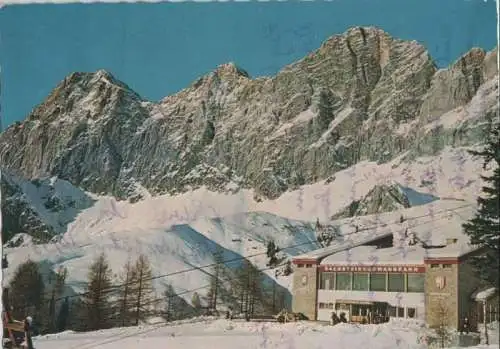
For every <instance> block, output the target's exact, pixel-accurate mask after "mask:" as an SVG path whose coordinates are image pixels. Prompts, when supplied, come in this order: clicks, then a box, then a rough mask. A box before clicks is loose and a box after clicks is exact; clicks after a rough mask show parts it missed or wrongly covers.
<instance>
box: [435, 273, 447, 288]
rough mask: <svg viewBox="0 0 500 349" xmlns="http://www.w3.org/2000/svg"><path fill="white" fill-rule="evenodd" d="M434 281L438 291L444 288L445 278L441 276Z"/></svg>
mask: <svg viewBox="0 0 500 349" xmlns="http://www.w3.org/2000/svg"><path fill="white" fill-rule="evenodd" d="M434 281H435V282H436V287H437V288H438V289H440V290H442V289H443V288H444V287H445V286H446V278H445V277H444V276H442V275H440V276H436V278H435V279H434Z"/></svg>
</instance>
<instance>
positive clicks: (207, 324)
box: [34, 319, 498, 349]
mask: <svg viewBox="0 0 500 349" xmlns="http://www.w3.org/2000/svg"><path fill="white" fill-rule="evenodd" d="M425 333H426V331H425V330H424V329H422V328H421V327H420V326H419V325H418V324H412V323H404V324H398V323H389V324H383V325H362V326H359V325H351V324H339V325H337V326H334V327H331V326H325V325H321V324H317V323H316V324H315V323H288V324H278V323H265V322H263V323H252V322H250V323H247V322H237V321H226V320H208V319H207V320H203V319H198V320H197V321H196V322H191V323H189V322H179V323H174V324H171V325H164V324H159V325H149V326H143V327H138V328H116V329H112V330H106V331H98V332H94V333H72V332H66V333H61V334H56V335H47V336H44V337H36V338H35V343H34V344H35V346H36V347H37V348H38V349H46V348H47V349H48V348H50V349H62V348H64V349H77V348H78V349H91V348H102V349H111V348H121V349H129V348H139V347H140V348H145V347H148V348H153V347H154V348H169V349H181V348H182V349H185V348H191V349H201V348H203V349H216V348H217V349H235V348H238V349H240V348H241V349H250V348H251V349H255V348H267V349H302V348H314V349H329V348H336V349H351V348H370V349H389V348H390V349H424V348H427V346H426V345H425V344H423V343H422V341H421V338H423V337H424V334H425ZM494 343H495V344H491V345H490V346H482V345H481V346H476V347H470V349H493V348H498V342H494Z"/></svg>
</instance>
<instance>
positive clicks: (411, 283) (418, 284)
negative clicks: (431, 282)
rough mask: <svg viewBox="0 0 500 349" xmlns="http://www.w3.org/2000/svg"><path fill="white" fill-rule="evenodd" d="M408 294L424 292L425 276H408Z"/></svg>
mask: <svg viewBox="0 0 500 349" xmlns="http://www.w3.org/2000/svg"><path fill="white" fill-rule="evenodd" d="M407 278H408V292H424V285H425V275H424V274H408V275H407Z"/></svg>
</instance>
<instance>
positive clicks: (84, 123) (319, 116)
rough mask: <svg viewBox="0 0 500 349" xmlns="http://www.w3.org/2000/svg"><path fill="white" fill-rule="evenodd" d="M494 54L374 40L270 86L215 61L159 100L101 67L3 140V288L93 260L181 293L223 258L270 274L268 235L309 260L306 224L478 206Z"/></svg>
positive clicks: (57, 93)
mask: <svg viewBox="0 0 500 349" xmlns="http://www.w3.org/2000/svg"><path fill="white" fill-rule="evenodd" d="M496 57H497V51H496V50H495V51H492V52H489V53H486V52H484V51H482V50H480V49H472V50H471V51H469V52H468V53H466V54H465V55H464V56H462V57H460V58H459V59H458V60H457V61H456V62H455V63H454V64H452V65H451V66H450V67H449V68H447V69H442V70H437V68H436V67H435V65H434V63H433V61H432V58H431V57H430V56H429V55H428V53H427V51H426V50H425V48H424V47H423V46H421V45H420V44H418V43H416V42H406V41H402V40H398V39H395V38H392V37H390V36H389V34H387V33H385V32H383V31H381V30H379V29H377V28H371V27H370V28H353V29H350V30H348V31H347V32H346V33H343V34H341V35H336V36H334V37H332V38H329V39H328V40H326V41H325V43H324V44H323V45H322V46H321V47H320V48H319V49H318V50H316V51H314V52H312V53H311V54H309V55H308V56H307V57H305V58H303V59H302V60H300V61H298V62H296V63H294V64H291V65H290V66H287V67H285V68H283V69H282V71H280V72H279V73H278V74H277V75H276V76H274V77H270V78H258V79H251V78H250V77H249V76H248V74H246V73H245V72H244V71H243V70H241V69H240V68H238V67H236V66H235V65H234V64H225V65H221V66H220V67H218V68H217V69H216V70H215V71H214V72H212V73H210V74H207V75H206V76H203V77H201V78H200V79H199V80H197V81H196V82H194V83H193V84H192V85H191V86H189V87H188V88H186V89H184V90H182V91H180V92H179V93H177V94H175V95H173V96H168V97H166V98H164V99H163V100H162V101H160V102H159V103H153V102H150V101H146V100H144V99H143V98H142V97H140V96H139V95H138V94H137V93H135V92H134V91H132V90H131V89H130V88H129V87H128V86H127V85H126V84H124V83H122V82H120V81H119V80H118V79H116V78H115V77H113V76H112V75H111V74H110V73H108V72H105V71H98V72H96V73H74V74H71V75H70V76H68V77H67V78H66V79H64V81H63V82H61V84H59V85H58V86H57V87H56V88H55V89H54V91H53V92H52V93H51V95H50V96H49V97H48V98H47V99H46V100H45V101H44V102H43V103H41V104H40V105H39V106H37V107H36V108H35V109H34V110H33V111H32V113H31V114H30V115H28V117H27V119H26V120H25V121H24V122H22V123H17V124H15V125H12V126H11V127H9V128H8V129H7V130H5V131H4V132H3V133H2V134H1V135H0V159H1V160H0V161H1V163H0V165H1V167H2V179H1V189H2V238H3V239H4V241H3V244H4V247H5V249H4V253H7V254H8V256H9V262H10V265H11V267H10V268H9V269H8V270H7V271H6V273H5V274H4V276H5V278H6V280H7V281H8V280H9V278H10V277H11V276H12V272H13V270H14V269H15V266H16V265H18V264H19V263H21V262H23V261H24V260H25V259H26V258H28V257H29V258H32V259H35V260H39V261H43V262H44V263H45V264H44V265H47V266H49V267H48V268H49V269H50V268H52V269H53V270H55V269H56V268H58V267H59V266H65V267H67V268H68V271H69V280H68V282H69V284H70V286H72V287H73V289H74V291H79V290H81V288H82V284H83V282H84V281H85V279H86V271H87V268H88V266H89V264H90V262H91V260H92V259H93V258H94V257H95V256H96V255H97V254H98V253H100V252H101V251H105V252H106V254H107V255H108V257H109V259H110V262H111V267H112V268H113V270H114V271H115V272H119V271H120V270H121V267H122V265H123V264H124V263H125V261H126V260H127V259H128V258H129V257H132V258H133V257H134V256H135V255H137V254H138V253H141V252H143V253H146V254H147V255H148V257H150V259H151V261H152V266H153V272H154V274H155V275H165V274H169V273H173V272H177V271H180V270H186V269H193V270H192V271H190V272H186V273H178V274H176V275H171V276H170V275H168V276H166V277H163V278H158V279H156V280H155V282H156V285H157V286H159V287H158V292H159V295H160V292H161V288H160V286H161V285H162V284H163V283H165V282H167V281H168V282H169V283H171V284H172V285H173V286H174V288H175V289H176V290H177V291H178V292H183V291H189V290H193V289H197V288H201V287H203V286H205V285H207V284H208V279H209V275H208V274H207V272H209V269H202V270H200V269H196V268H197V267H200V266H203V265H209V264H211V263H213V262H214V257H213V253H214V251H216V250H222V251H223V253H224V258H225V259H229V260H236V259H238V258H240V257H242V256H252V257H249V260H250V261H251V262H252V263H254V264H255V265H256V266H258V267H259V268H261V269H263V268H266V262H267V257H266V255H265V252H266V244H267V243H268V241H270V240H273V241H275V242H276V244H277V245H278V246H279V247H280V248H282V249H283V250H282V252H281V254H282V256H283V257H284V258H285V259H286V258H289V257H290V256H293V255H297V254H300V253H303V252H307V251H310V250H313V249H316V248H318V247H319V245H318V243H317V242H316V236H315V234H316V232H315V230H314V223H315V221H316V219H319V220H320V221H321V222H325V223H327V224H331V225H335V226H339V227H340V230H341V232H342V229H343V228H342V226H343V224H344V223H342V222H344V220H342V219H349V220H350V221H349V222H350V223H349V224H351V223H352V219H355V220H356V219H357V220H360V222H361V221H363V220H368V221H369V222H371V224H372V225H374V227H376V226H377V225H380V224H384V223H385V224H388V222H389V221H390V222H391V224H393V223H394V222H395V221H397V219H395V218H394V215H395V216H396V217H400V215H402V214H404V215H405V217H406V216H411V215H412V214H422V213H423V212H425V210H429V207H433V209H440V208H443V207H448V206H449V205H450V202H456V201H463V202H465V203H471V204H474V203H475V199H476V196H477V194H478V193H479V191H480V187H481V181H480V177H479V176H480V174H481V173H482V171H483V170H482V167H481V165H482V163H481V160H480V159H473V158H472V157H471V156H470V155H469V154H468V153H467V149H468V148H470V147H475V146H478V145H480V144H481V143H482V142H484V140H485V137H484V135H485V132H486V131H487V129H488V124H489V120H490V119H491V118H492V117H494V115H495V111H496V110H497V109H498V98H497V96H498V71H497V68H496ZM412 212H413V213H412ZM415 212H416V213H415ZM332 219H335V221H332ZM461 219H463V217H462V218H461ZM385 220H387V221H385ZM457 224H458V223H457ZM457 226H458V227H459V226H460V224H458V225H457ZM7 240H9V241H7ZM290 246H296V247H295V248H286V247H290ZM237 267H238V265H237V264H230V263H228V268H237ZM266 274H267V278H268V281H269V282H270V283H272V282H277V283H278V284H279V287H283V288H284V289H290V287H291V285H290V277H285V276H279V277H278V278H277V280H276V277H275V274H274V271H273V270H266ZM273 280H274V281H273ZM190 297H191V295H190V294H188V293H186V295H185V299H186V300H189V299H190Z"/></svg>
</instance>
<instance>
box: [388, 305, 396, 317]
mask: <svg viewBox="0 0 500 349" xmlns="http://www.w3.org/2000/svg"><path fill="white" fill-rule="evenodd" d="M389 316H390V317H396V307H393V306H390V307H389Z"/></svg>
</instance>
